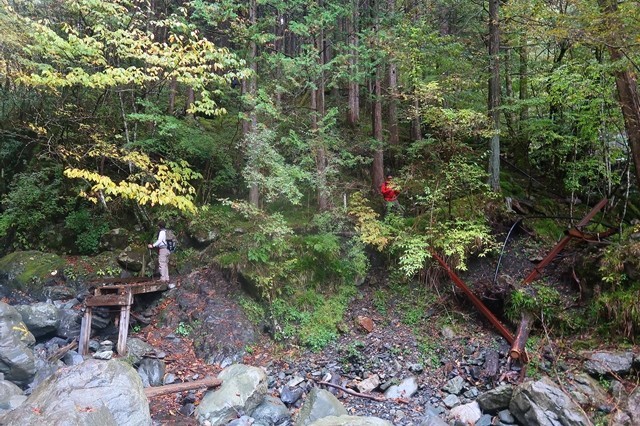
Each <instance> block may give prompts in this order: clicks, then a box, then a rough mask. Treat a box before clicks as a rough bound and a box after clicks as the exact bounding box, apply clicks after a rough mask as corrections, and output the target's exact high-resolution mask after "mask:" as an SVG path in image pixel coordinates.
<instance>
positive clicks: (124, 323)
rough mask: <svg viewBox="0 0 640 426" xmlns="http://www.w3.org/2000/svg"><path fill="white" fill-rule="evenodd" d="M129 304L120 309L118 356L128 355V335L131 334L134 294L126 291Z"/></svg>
mask: <svg viewBox="0 0 640 426" xmlns="http://www.w3.org/2000/svg"><path fill="white" fill-rule="evenodd" d="M125 291H126V295H127V304H126V305H124V306H121V307H120V324H119V327H118V345H117V347H116V350H117V351H118V355H121V356H124V355H126V354H127V335H128V334H129V315H130V314H131V305H132V304H133V293H131V290H129V289H126V290H125Z"/></svg>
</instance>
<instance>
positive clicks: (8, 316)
mask: <svg viewBox="0 0 640 426" xmlns="http://www.w3.org/2000/svg"><path fill="white" fill-rule="evenodd" d="M34 343H35V337H33V334H31V333H30V332H29V330H27V326H26V325H25V324H24V323H23V322H22V318H21V316H20V314H19V313H18V311H17V310H16V309H15V308H13V307H12V306H9V305H7V304H6V303H3V302H0V373H3V374H4V377H5V379H6V380H9V381H11V382H13V383H15V384H17V385H18V386H26V385H27V384H29V383H30V382H31V381H32V380H33V377H34V376H35V374H36V362H35V357H34V355H33V351H32V350H31V348H30V346H33V344H34Z"/></svg>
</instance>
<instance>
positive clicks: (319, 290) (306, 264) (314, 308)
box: [216, 203, 369, 350]
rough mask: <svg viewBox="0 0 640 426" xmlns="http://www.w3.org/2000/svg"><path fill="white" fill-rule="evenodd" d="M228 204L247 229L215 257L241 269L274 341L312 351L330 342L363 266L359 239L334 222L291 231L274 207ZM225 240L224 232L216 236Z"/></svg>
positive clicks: (367, 265) (365, 271)
mask: <svg viewBox="0 0 640 426" xmlns="http://www.w3.org/2000/svg"><path fill="white" fill-rule="evenodd" d="M231 206H232V207H233V209H234V210H236V211H237V212H238V213H239V214H240V216H242V217H243V218H244V221H245V222H244V225H245V226H246V231H247V232H244V233H242V234H241V235H238V234H235V235H234V236H233V241H234V244H233V247H230V246H226V250H225V251H223V252H221V253H219V254H218V255H217V256H216V259H217V260H218V262H220V263H221V264H222V265H223V266H227V267H229V266H233V267H235V268H237V269H238V270H241V271H242V273H243V275H244V276H245V278H247V279H248V280H249V281H250V282H251V285H252V286H254V287H255V289H256V290H257V296H258V297H259V298H260V301H261V304H263V305H264V315H265V316H266V317H267V318H266V319H267V321H268V323H270V325H271V329H272V334H273V335H274V337H275V338H276V340H282V339H287V340H288V341H290V342H293V343H295V344H300V345H303V346H305V347H308V348H311V349H313V350H318V349H321V348H322V347H324V346H325V345H327V344H328V343H330V342H331V341H333V340H334V339H335V338H336V336H337V334H338V328H339V327H338V326H339V324H340V323H341V322H342V318H343V315H344V311H345V310H346V308H347V306H348V304H349V301H350V299H351V298H352V297H353V295H354V294H355V284H356V282H358V281H359V280H361V279H362V277H364V276H365V275H366V273H367V270H368V267H369V263H368V260H367V256H366V254H365V247H364V244H363V243H362V242H360V241H359V240H358V239H352V238H344V237H342V236H340V235H338V234H337V233H336V232H338V228H339V227H338V228H333V229H332V227H329V226H317V225H316V226H314V227H313V230H314V231H316V232H314V233H306V232H307V231H306V230H305V229H301V230H300V231H294V230H293V228H292V226H291V225H290V224H289V221H288V218H286V217H285V216H284V215H283V214H281V213H279V212H275V213H272V214H268V213H266V212H265V211H263V210H257V209H255V208H253V207H252V206H250V205H248V204H245V203H233V204H232V205H231ZM234 220H235V223H239V220H240V219H238V218H235V219H234ZM229 232H231V231H229ZM226 239H230V236H229V238H226V237H225V236H223V237H221V238H220V240H222V241H224V240H226ZM220 246H221V247H222V246H223V245H222V244H221V245H220ZM247 306H249V305H248V304H247ZM251 311H252V313H253V314H255V313H256V312H259V311H260V310H256V308H255V306H254V307H253V308H252V309H251ZM254 317H255V315H254ZM254 321H256V319H255V318H254Z"/></svg>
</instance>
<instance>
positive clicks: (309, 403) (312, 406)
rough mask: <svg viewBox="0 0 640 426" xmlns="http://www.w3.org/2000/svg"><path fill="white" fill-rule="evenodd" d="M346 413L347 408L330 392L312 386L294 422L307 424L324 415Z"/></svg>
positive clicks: (306, 425) (342, 414)
mask: <svg viewBox="0 0 640 426" xmlns="http://www.w3.org/2000/svg"><path fill="white" fill-rule="evenodd" d="M346 415H348V413H347V410H346V409H345V408H344V406H343V405H342V404H341V403H340V401H338V399H337V398H336V397H335V396H333V394H332V393H331V392H329V391H326V390H324V389H319V388H313V389H311V392H309V395H308V396H307V399H306V400H305V401H304V404H303V405H302V408H301V409H300V413H299V414H298V418H297V420H296V422H295V424H296V426H308V425H310V424H312V423H313V422H315V421H317V420H320V419H322V418H324V417H329V416H346Z"/></svg>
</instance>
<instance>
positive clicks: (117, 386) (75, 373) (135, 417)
mask: <svg viewBox="0 0 640 426" xmlns="http://www.w3.org/2000/svg"><path fill="white" fill-rule="evenodd" d="M0 424H7V425H14V424H15V425H37V424H41V425H44V424H51V425H74V426H84V425H86V426H89V425H93V426H95V425H100V426H120V425H127V426H150V425H151V424H152V422H151V415H150V413H149V402H148V400H147V398H146V396H145V395H144V389H143V387H142V382H141V381H140V377H139V376H138V374H137V373H136V371H135V370H134V369H133V368H131V367H130V366H129V365H127V364H125V363H122V362H120V361H116V360H111V361H98V360H92V359H90V360H87V361H85V362H83V363H82V364H79V365H75V366H73V367H69V368H63V369H61V370H59V371H57V372H56V373H55V374H54V375H52V376H51V377H49V378H48V379H47V380H46V381H44V382H43V383H42V384H41V385H40V386H38V387H37V388H36V389H35V390H34V391H33V393H32V394H31V396H29V398H28V399H27V400H26V401H25V402H24V403H23V404H22V405H21V406H20V407H18V408H16V409H15V410H13V411H11V412H9V413H8V414H6V415H5V416H4V417H1V418H0Z"/></svg>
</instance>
